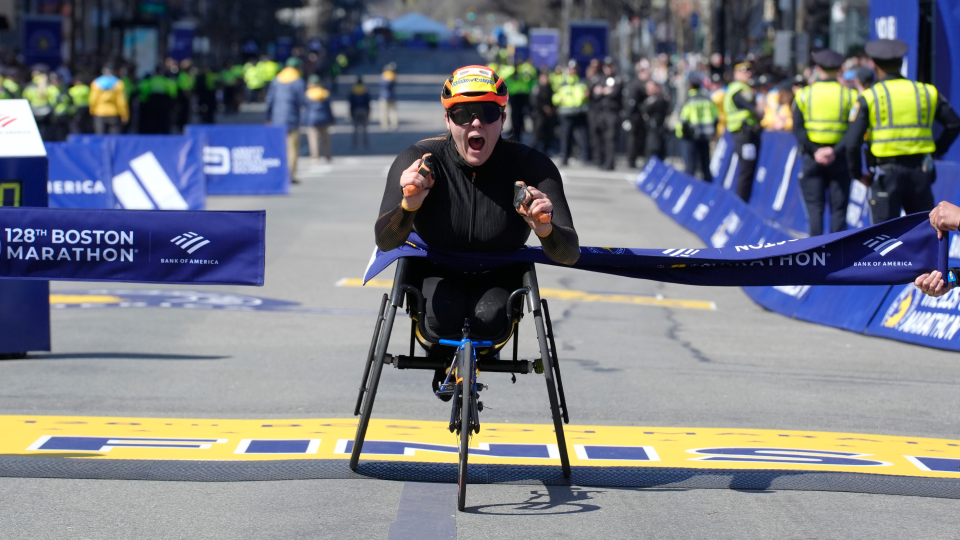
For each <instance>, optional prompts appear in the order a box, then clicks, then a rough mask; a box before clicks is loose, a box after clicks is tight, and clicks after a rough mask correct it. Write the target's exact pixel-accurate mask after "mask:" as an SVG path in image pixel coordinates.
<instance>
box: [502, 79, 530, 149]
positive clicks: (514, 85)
mask: <svg viewBox="0 0 960 540" xmlns="http://www.w3.org/2000/svg"><path fill="white" fill-rule="evenodd" d="M500 69H501V72H502V73H506V75H502V77H503V80H505V81H506V82H507V88H508V89H509V91H510V124H511V126H512V127H511V130H512V131H511V132H510V139H511V140H513V141H517V142H520V140H521V137H522V136H523V119H524V118H525V115H526V110H527V109H528V108H529V107H530V92H531V91H532V90H533V85H534V84H536V82H537V69H536V68H534V67H533V64H531V63H530V61H529V60H522V61H517V60H515V61H514V65H512V66H509V65H508V66H501V67H500Z"/></svg>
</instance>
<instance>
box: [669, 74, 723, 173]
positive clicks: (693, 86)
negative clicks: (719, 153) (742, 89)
mask: <svg viewBox="0 0 960 540" xmlns="http://www.w3.org/2000/svg"><path fill="white" fill-rule="evenodd" d="M700 84H701V83H700V80H699V79H695V78H691V80H690V90H689V91H688V92H687V101H686V102H685V103H684V104H683V107H682V108H681V109H680V121H679V122H677V127H676V135H677V138H678V139H682V140H683V161H684V170H685V171H686V173H687V174H689V175H691V176H694V175H696V171H697V169H698V168H699V169H700V174H701V175H702V176H701V178H703V179H704V180H706V181H707V182H710V181H712V180H713V177H712V176H711V175H710V141H711V140H712V139H713V137H714V135H716V133H717V120H718V118H719V116H720V114H719V112H718V111H717V106H716V105H714V104H713V102H712V101H710V98H709V97H707V96H706V95H705V94H703V93H702V92H701V91H700Z"/></svg>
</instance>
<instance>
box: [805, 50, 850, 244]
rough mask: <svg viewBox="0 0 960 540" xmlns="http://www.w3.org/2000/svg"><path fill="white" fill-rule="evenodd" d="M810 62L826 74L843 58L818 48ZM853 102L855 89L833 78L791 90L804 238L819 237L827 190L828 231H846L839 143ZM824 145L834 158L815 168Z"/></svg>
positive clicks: (846, 189) (846, 181)
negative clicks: (799, 158)
mask: <svg viewBox="0 0 960 540" xmlns="http://www.w3.org/2000/svg"><path fill="white" fill-rule="evenodd" d="M813 61H814V63H816V65H817V66H819V67H820V69H822V70H825V71H827V72H830V73H831V74H832V73H833V72H835V71H836V70H837V69H839V68H840V65H841V64H843V56H842V55H840V54H839V53H836V52H834V51H831V50H829V49H821V50H819V51H817V52H815V53H813ZM856 99H857V95H856V91H854V90H852V89H850V88H847V87H845V86H843V85H841V84H840V83H839V82H837V81H836V80H835V78H834V80H823V81H817V82H815V83H813V84H811V85H810V86H807V87H805V88H804V89H803V90H800V91H799V92H797V96H796V98H795V99H794V101H793V135H794V136H795V137H796V138H797V142H799V143H800V151H801V152H802V154H803V158H802V166H801V170H800V191H801V192H802V193H803V200H804V202H805V203H806V205H807V218H808V221H809V223H810V236H819V235H821V234H823V211H824V206H825V204H826V201H825V200H824V194H825V193H827V192H829V202H830V232H839V231H842V230H844V229H845V228H846V215H847V203H848V202H849V201H850V177H849V176H847V154H846V150H845V149H844V148H843V145H842V144H841V141H842V140H843V135H844V134H845V133H846V131H847V122H848V119H849V117H850V110H851V109H852V108H853V103H854V102H855V101H856ZM824 147H831V148H833V150H834V160H833V162H832V163H830V164H829V165H821V164H819V163H817V162H816V160H815V159H814V157H813V156H814V153H815V152H816V151H817V150H819V149H820V148H824ZM858 148H859V145H858ZM858 162H859V161H858Z"/></svg>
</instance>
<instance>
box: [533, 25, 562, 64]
mask: <svg viewBox="0 0 960 540" xmlns="http://www.w3.org/2000/svg"><path fill="white" fill-rule="evenodd" d="M559 55H560V31H559V30H557V29H555V28H531V29H530V63H531V64H533V67H535V68H537V69H540V68H544V67H546V68H547V69H551V70H552V69H553V67H554V66H556V65H557V62H558V61H559Z"/></svg>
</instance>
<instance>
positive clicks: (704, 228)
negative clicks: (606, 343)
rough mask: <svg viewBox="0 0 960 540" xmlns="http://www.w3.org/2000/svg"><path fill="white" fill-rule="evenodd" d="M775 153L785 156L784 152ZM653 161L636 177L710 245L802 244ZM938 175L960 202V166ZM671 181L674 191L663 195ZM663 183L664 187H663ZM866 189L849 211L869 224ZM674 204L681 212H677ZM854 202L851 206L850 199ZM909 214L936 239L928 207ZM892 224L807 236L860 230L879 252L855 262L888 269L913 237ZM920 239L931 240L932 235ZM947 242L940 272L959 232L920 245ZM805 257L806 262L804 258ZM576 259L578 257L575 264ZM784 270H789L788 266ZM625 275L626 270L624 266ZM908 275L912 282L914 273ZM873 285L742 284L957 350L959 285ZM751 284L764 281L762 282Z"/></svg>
mask: <svg viewBox="0 0 960 540" xmlns="http://www.w3.org/2000/svg"><path fill="white" fill-rule="evenodd" d="M768 148H770V147H768ZM774 159H780V160H782V161H785V159H783V156H781V157H780V158H774ZM651 162H654V163H648V166H647V167H646V168H645V169H644V173H641V175H639V176H638V179H637V181H638V188H640V190H641V191H644V192H645V193H647V194H648V195H650V196H651V197H654V198H655V199H656V202H657V204H658V206H660V208H661V209H662V210H663V211H664V212H665V213H667V214H668V215H671V216H673V217H674V219H676V220H677V221H678V222H679V223H681V224H683V225H684V226H686V227H687V228H688V229H690V230H692V231H693V232H695V233H696V234H697V235H698V236H699V237H700V238H702V239H703V240H704V242H706V243H707V244H708V245H710V246H714V247H718V246H724V247H725V246H734V247H735V249H736V248H737V247H738V246H739V247H740V248H742V247H744V246H745V245H746V247H750V248H752V247H754V246H757V247H763V248H766V247H767V246H768V245H771V244H776V245H796V244H795V242H799V240H795V239H793V238H792V236H791V235H789V234H787V231H785V230H783V229H780V228H778V227H777V226H776V225H777V223H776V222H773V221H769V220H763V219H761V217H760V214H759V211H758V209H757V207H756V206H754V205H751V206H750V207H747V205H745V204H744V203H743V202H742V201H740V200H739V199H738V198H736V196H735V195H734V194H733V193H731V192H729V191H726V190H724V189H723V188H722V186H719V185H717V184H704V183H702V182H698V181H696V180H695V179H693V178H691V177H689V176H687V175H685V174H683V173H679V172H675V171H674V172H672V173H671V171H670V168H669V167H666V166H664V165H663V164H661V163H659V162H656V160H651ZM783 170H786V166H785V165H784V166H783V168H782V169H781V171H783ZM937 176H938V181H937V182H936V183H935V184H934V197H935V199H936V200H938V201H939V200H948V201H958V200H960V164H956V163H952V162H938V163H937ZM781 178H782V177H781ZM768 179H769V177H768ZM681 181H682V182H681ZM857 185H859V182H857V181H854V185H853V190H854V196H856V186H857ZM668 187H669V188H670V191H671V193H670V194H667V195H665V193H667V191H668V190H667V188H668ZM658 188H660V189H659V192H658ZM676 192H679V195H675V194H674V193H676ZM685 193H686V194H687V195H686V197H685V200H684V201H683V204H680V200H681V199H684V194H685ZM767 193H768V195H769V192H767ZM862 195H863V196H862V199H859V200H857V201H856V204H857V205H858V206H857V207H856V209H855V210H852V211H851V213H854V212H855V213H856V214H857V216H856V217H857V218H858V219H859V220H863V221H860V223H861V224H862V223H864V222H866V223H867V224H869V218H868V217H867V216H866V214H867V212H866V210H864V209H865V208H866V207H867V206H868V201H867V198H866V190H864V193H863V194H862ZM664 197H666V198H671V199H672V200H673V201H675V202H673V206H672V207H671V206H669V205H668V204H664V201H663V200H661V199H663V198H664ZM790 198H794V199H796V200H800V199H801V196H800V193H799V192H798V191H796V190H788V191H787V193H786V195H785V199H790ZM785 203H786V200H785ZM800 204H802V203H800ZM785 206H786V204H785ZM668 207H669V208H668ZM674 208H676V209H677V210H676V211H674ZM851 208H854V203H853V202H852V203H851ZM686 212H690V214H689V216H688V215H686ZM861 212H862V214H861ZM908 218H909V219H911V220H912V222H913V223H914V224H915V226H916V227H917V228H915V229H914V230H913V232H915V233H919V234H920V235H921V236H923V235H924V234H925V233H923V229H924V228H926V229H927V230H928V233H926V234H929V235H930V238H935V232H934V231H933V228H932V227H930V226H929V222H928V221H927V216H926V214H925V213H919V214H914V215H912V216H908V217H907V218H900V219H901V220H904V219H908ZM895 221H896V220H895ZM890 223H892V222H886V223H883V224H880V225H878V226H876V227H871V228H868V229H861V230H860V231H854V230H848V231H845V232H842V233H837V234H833V235H825V236H820V237H816V238H813V239H807V240H804V242H806V241H821V242H822V241H824V239H826V238H828V237H835V238H840V237H843V238H852V235H856V236H857V238H858V240H860V241H861V242H860V244H861V245H862V246H863V247H866V248H869V249H871V250H873V251H874V252H875V253H876V254H879V255H880V256H879V257H875V258H876V259H877V260H875V261H869V262H868V261H860V262H859V263H856V264H857V265H858V267H861V268H863V267H864V266H862V265H864V264H866V265H867V266H866V268H874V269H876V270H880V271H882V272H883V271H884V270H883V269H884V268H890V267H891V266H893V267H898V266H899V265H902V264H905V263H906V261H900V260H899V259H898V260H893V257H895V256H897V250H899V249H902V246H903V244H905V243H911V244H912V243H913V240H911V239H909V238H907V237H906V236H905V235H898V234H888V233H887V232H886V231H884V230H882V229H883V227H885V226H887V225H889V224H890ZM923 242H927V240H924V241H923ZM947 245H949V258H948V256H947V254H946V253H944V254H943V255H942V256H939V257H938V258H937V263H936V265H937V267H938V268H939V269H941V270H942V268H943V267H945V266H946V260H949V261H950V263H949V264H950V265H951V266H960V235H956V234H952V235H950V238H949V243H947V241H943V242H939V243H936V242H935V243H934V244H928V245H926V247H923V248H921V249H923V250H924V251H926V250H933V251H938V250H941V251H946V250H945V249H944V248H945V247H946V246H947ZM586 249H590V248H586ZM629 251H631V253H637V252H638V251H637V250H629ZM707 251H711V250H708V249H704V250H696V249H688V250H683V251H681V253H680V255H678V256H685V255H692V256H694V257H695V256H697V255H700V254H702V253H704V252H707ZM888 259H889V260H888ZM760 260H763V259H760ZM754 262H756V261H754ZM796 262H797V260H796V257H794V264H796ZM801 262H805V259H804V261H801ZM579 264H580V263H579V262H578V266H579ZM905 268H910V267H909V266H907V267H905ZM913 268H914V270H913V272H912V273H913V275H919V274H921V273H924V272H926V271H928V270H927V269H922V268H920V267H919V266H914V267H913ZM798 270H799V269H798ZM600 271H602V270H600ZM786 271H789V269H787V270H786ZM620 275H629V274H628V273H625V272H621V273H620ZM905 277H908V276H905ZM654 279H662V278H660V277H657V278H654ZM667 281H669V280H667ZM706 281H709V280H704V281H701V282H700V283H699V284H713V283H707V282H706ZM906 281H912V279H910V280H906ZM875 283H878V284H874V285H867V284H865V285H861V286H844V285H841V286H826V285H817V284H812V283H800V282H799V281H797V280H794V284H786V281H785V280H784V281H782V282H781V283H779V284H774V283H768V284H766V285H767V286H745V287H744V292H746V293H747V295H748V296H750V297H751V298H752V299H753V300H754V301H755V302H757V303H758V304H760V305H762V306H764V307H765V308H767V309H770V310H772V311H775V312H777V313H780V314H783V315H785V316H787V317H793V318H797V319H800V320H805V321H809V322H814V323H818V324H823V325H827V326H833V327H836V328H842V329H845V330H850V331H854V332H858V333H866V334H868V335H875V336H882V337H888V338H892V339H897V340H900V341H907V342H911V343H917V344H921V345H927V346H931V347H938V348H943V349H950V350H960V339H958V338H957V337H956V336H957V333H960V309H958V305H960V289H955V290H954V291H951V292H950V293H949V294H947V295H946V296H944V297H943V298H940V299H933V298H929V297H926V296H924V295H923V294H922V293H920V292H919V290H918V289H916V288H915V287H914V286H913V285H912V284H911V283H907V284H904V285H894V286H892V287H891V286H890V285H889V284H879V282H875ZM888 283H893V282H892V281H891V282H888ZM752 285H759V283H754V284H752Z"/></svg>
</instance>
